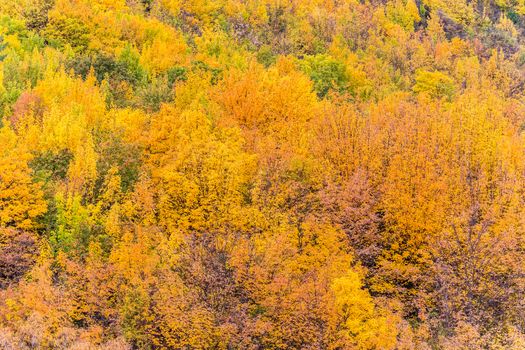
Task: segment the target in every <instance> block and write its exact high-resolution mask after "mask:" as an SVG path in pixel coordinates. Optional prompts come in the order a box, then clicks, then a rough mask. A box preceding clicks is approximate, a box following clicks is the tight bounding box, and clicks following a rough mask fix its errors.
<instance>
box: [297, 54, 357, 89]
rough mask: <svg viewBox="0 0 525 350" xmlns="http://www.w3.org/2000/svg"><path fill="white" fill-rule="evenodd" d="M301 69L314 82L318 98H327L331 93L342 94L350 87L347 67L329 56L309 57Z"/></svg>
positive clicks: (302, 63)
mask: <svg viewBox="0 0 525 350" xmlns="http://www.w3.org/2000/svg"><path fill="white" fill-rule="evenodd" d="M301 68H302V69H303V71H304V72H305V73H306V74H308V75H309V76H310V79H312V81H313V82H314V89H315V91H316V92H317V96H319V97H320V98H323V97H325V96H326V95H327V94H328V92H329V91H335V92H339V93H342V92H344V91H345V90H346V89H347V87H348V76H347V74H346V67H345V65H344V64H343V63H341V62H338V61H336V60H334V59H333V58H331V57H330V56H327V55H316V56H307V57H305V59H304V60H303V62H301Z"/></svg>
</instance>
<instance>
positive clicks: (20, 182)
mask: <svg viewBox="0 0 525 350" xmlns="http://www.w3.org/2000/svg"><path fill="white" fill-rule="evenodd" d="M0 144H2V149H1V150H0V169H1V171H0V225H1V226H12V227H16V228H21V229H33V228H35V227H36V226H37V223H36V219H37V218H38V216H39V215H42V214H44V213H45V212H46V211H47V204H46V202H45V201H44V199H43V193H42V190H41V189H40V185H39V184H38V183H34V182H33V180H32V178H31V169H30V168H29V166H28V164H27V162H28V161H29V160H30V159H31V155H30V153H29V152H27V151H26V150H25V149H24V148H23V147H22V146H21V145H19V143H18V140H17V137H16V135H15V133H14V132H13V131H12V130H11V129H10V128H9V127H3V128H2V129H0Z"/></svg>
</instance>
